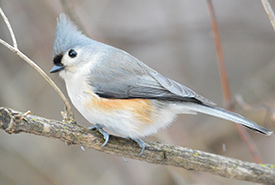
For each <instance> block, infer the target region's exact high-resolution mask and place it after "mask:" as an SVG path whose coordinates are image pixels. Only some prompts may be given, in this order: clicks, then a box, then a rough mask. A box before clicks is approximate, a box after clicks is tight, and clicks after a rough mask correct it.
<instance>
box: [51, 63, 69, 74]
mask: <svg viewBox="0 0 275 185" xmlns="http://www.w3.org/2000/svg"><path fill="white" fill-rule="evenodd" d="M63 69H65V66H63V65H54V66H53V68H52V69H51V70H50V73H56V72H59V71H62V70H63Z"/></svg>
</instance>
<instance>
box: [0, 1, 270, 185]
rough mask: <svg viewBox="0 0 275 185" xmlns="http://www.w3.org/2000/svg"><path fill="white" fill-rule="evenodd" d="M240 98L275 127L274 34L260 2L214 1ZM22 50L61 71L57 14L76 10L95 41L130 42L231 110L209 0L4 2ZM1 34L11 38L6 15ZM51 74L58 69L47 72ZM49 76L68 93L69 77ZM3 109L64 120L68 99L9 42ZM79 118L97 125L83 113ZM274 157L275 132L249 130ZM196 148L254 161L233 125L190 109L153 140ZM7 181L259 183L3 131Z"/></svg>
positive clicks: (1, 60) (125, 45) (2, 76)
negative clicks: (55, 50)
mask: <svg viewBox="0 0 275 185" xmlns="http://www.w3.org/2000/svg"><path fill="white" fill-rule="evenodd" d="M213 5H214V8H215V12H216V16H217V21H218V24H219V29H220V35H221V40H222V46H223V51H224V58H225V63H226V68H227V73H228V78H229V83H230V88H231V94H232V97H235V96H236V95H237V94H239V95H240V96H241V97H243V99H244V101H245V102H246V103H247V104H249V106H240V105H236V107H235V111H236V112H238V113H241V114H242V115H244V116H246V117H247V118H249V119H251V120H254V121H256V122H257V123H259V124H260V125H263V126H265V127H268V128H269V129H271V130H275V125H274V120H275V116H274V112H273V114H272V112H268V111H266V109H261V107H263V106H267V107H269V108H270V109H273V110H274V109H275V93H274V92H275V75H274V73H275V52H274V51H275V33H274V31H273V28H272V26H271V24H270V22H269V19H268V16H267V14H266V13H265V11H264V8H263V6H262V4H261V2H260V1H251V0H242V1H238V0H231V1H227V0H213ZM271 5H272V6H273V8H275V1H271ZM0 6H1V7H2V9H3V10H4V12H5V13H6V15H7V17H8V18H9V20H10V22H11V24H12V27H13V29H14V32H15V35H16V38H17V41H18V45H19V49H20V50H21V51H22V52H24V53H25V54H26V55H27V56H28V57H30V58H31V59H32V60H33V61H35V62H36V63H37V64H38V65H39V66H40V67H41V68H42V69H43V70H45V72H47V73H48V71H49V70H50V69H51V67H52V46H53V41H54V37H55V27H56V18H57V17H58V16H59V14H60V13H61V12H67V13H68V12H69V14H70V16H73V17H74V18H73V19H74V20H76V21H77V23H78V25H79V26H80V27H81V29H83V30H84V32H85V33H86V34H87V35H88V36H89V37H91V38H93V39H95V40H98V41H101V42H104V43H107V44H109V45H112V46H115V47H118V48H121V49H123V50H125V51H127V52H129V53H131V54H132V55H134V56H135V57H137V58H139V59H140V60H141V61H143V62H144V63H146V64H148V65H149V66H151V67H152V68H154V69H156V70H157V71H159V72H160V73H162V74H163V75H165V76H167V77H169V78H172V79H174V80H176V81H178V82H180V83H182V84H184V85H186V86H188V87H190V88H192V89H193V90H195V91H196V92H198V93H200V94H202V95H204V96H205V97H207V98H209V99H211V100H212V101H214V102H216V103H217V104H218V105H219V106H221V107H225V105H224V102H223V98H222V90H221V84H220V77H219V71H218V67H217V57H216V48H215V44H214V38H213V34H212V30H211V24H210V18H209V11H208V8H207V3H206V0H195V1H189V0H174V1H164V0H151V1H145V0H141V1H128V0H117V1H111V0H73V1H68V2H67V1H65V0H60V1H57V0H56V1H47V0H40V1H36V0H23V1H22V0H13V1H7V0H0ZM0 38H2V39H4V40H6V41H8V42H9V43H12V42H11V38H10V35H9V32H8V30H7V28H6V26H5V23H4V21H3V20H2V18H1V19H0ZM48 74H49V73H48ZM49 75H50V77H51V78H52V79H53V80H54V81H55V82H56V83H57V85H58V86H59V87H60V88H61V89H62V91H63V92H64V93H65V94H66V90H65V86H64V82H63V81H62V80H61V79H60V78H59V77H58V75H56V74H49ZM0 106H4V107H10V108H13V109H15V110H20V111H27V110H31V112H32V114H35V115H39V116H43V117H46V118H52V119H57V120H61V119H62V117H61V115H60V111H62V110H63V102H62V101H61V99H60V98H59V96H58V95H57V94H56V92H55V91H54V90H53V89H52V87H50V85H49V84H48V83H47V82H46V81H45V80H44V79H43V78H42V77H41V76H40V75H39V74H38V73H37V72H36V71H35V70H34V69H33V68H31V67H30V66H29V65H28V64H26V63H25V62H24V61H23V60H21V59H20V58H19V57H18V56H17V55H15V54H14V53H12V52H11V51H9V50H8V49H7V48H5V47H4V46H2V45H0ZM74 113H75V117H76V120H77V122H78V124H80V125H83V126H85V127H88V126H90V124H89V123H88V122H87V121H86V120H85V119H84V118H83V117H82V116H81V115H80V114H79V113H78V112H77V110H76V109H74ZM248 132H249V134H250V135H251V137H252V138H253V140H254V142H255V144H256V145H257V147H258V150H259V151H260V155H261V157H262V159H263V161H264V162H265V163H273V164H274V163H275V157H274V156H275V147H274V139H275V136H274V135H273V136H271V137H265V136H263V135H260V134H257V133H253V132H251V131H248ZM145 140H146V141H159V142H162V143H168V144H174V145H179V146H183V147H190V148H192V149H197V150H203V151H206V152H211V153H215V154H219V155H224V156H229V157H233V158H237V159H241V160H245V161H253V159H252V157H251V154H250V152H249V150H248V148H247V145H245V144H244V142H243V141H242V140H241V138H240V136H239V135H238V133H237V131H236V129H235V127H234V125H233V123H231V122H228V121H223V120H221V119H218V118H212V117H210V116H205V115H201V114H200V115H198V116H193V115H181V116H179V117H178V119H177V120H176V121H175V124H173V125H172V126H171V127H170V128H169V129H167V130H163V131H160V132H159V133H158V134H157V135H155V136H152V137H148V138H146V139H145ZM0 184H1V185H2V184H4V185H12V184H22V185H23V184H36V185H46V184H53V185H57V184H68V185H70V184H79V185H82V184H83V185H84V184H95V185H101V184H112V185H114V184H120V185H124V184H125V185H126V184H133V185H140V184H142V185H149V184H150V185H154V184H158V185H162V184H163V185H164V184H253V183H246V182H243V181H237V180H232V179H226V178H222V177H218V176H214V175H211V174H208V173H200V172H195V171H187V170H184V169H180V168H175V167H169V166H160V165H153V164H148V163H145V162H141V161H136V160H131V159H127V162H125V161H124V160H122V158H121V157H117V156H112V155H108V154H105V153H102V152H98V151H95V150H93V149H86V151H85V152H83V151H82V150H81V149H80V146H67V145H65V144H64V143H62V142H60V141H58V140H53V139H49V138H45V137H39V136H35V135H29V134H19V135H8V134H6V133H5V132H3V131H0Z"/></svg>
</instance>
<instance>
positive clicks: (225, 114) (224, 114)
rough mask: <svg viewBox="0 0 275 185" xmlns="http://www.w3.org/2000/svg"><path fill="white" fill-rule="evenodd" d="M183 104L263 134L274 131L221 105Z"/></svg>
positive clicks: (187, 107)
mask: <svg viewBox="0 0 275 185" xmlns="http://www.w3.org/2000/svg"><path fill="white" fill-rule="evenodd" d="M181 105H182V106H183V108H185V109H187V110H191V111H195V112H200V113H204V114H208V115H211V116H215V117H219V118H222V119H226V120H229V121H233V122H235V123H238V124H240V125H242V126H244V127H247V128H249V129H251V130H253V131H255V132H259V133H261V134H265V135H268V136H270V135H271V134H272V133H273V132H272V131H270V130H268V129H266V128H264V127H262V126H260V125H257V124H256V123H255V122H253V121H250V120H248V119H246V118H245V117H243V116H241V115H239V114H236V113H234V112H230V111H227V110H224V109H222V108H219V107H212V106H208V105H205V104H196V103H184V104H181Z"/></svg>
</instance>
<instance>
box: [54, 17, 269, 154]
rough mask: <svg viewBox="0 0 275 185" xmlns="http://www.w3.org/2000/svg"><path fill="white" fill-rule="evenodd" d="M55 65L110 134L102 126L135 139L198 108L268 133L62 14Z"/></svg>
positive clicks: (78, 103) (86, 111)
mask: <svg viewBox="0 0 275 185" xmlns="http://www.w3.org/2000/svg"><path fill="white" fill-rule="evenodd" d="M53 55H54V59H53V63H54V67H53V68H52V69H51V70H50V72H51V73H55V72H59V74H60V76H61V77H62V78H63V79H64V80H65V83H66V88H67V91H68V95H69V97H70V99H71V101H72V103H73V104H74V106H75V107H76V108H77V109H78V111H79V112H80V113H81V114H82V115H83V116H84V117H85V118H86V119H87V120H88V121H89V122H90V123H93V124H95V125H94V126H93V127H90V128H93V129H97V130H98V131H99V132H101V133H102V134H103V136H104V138H105V142H104V144H103V145H102V146H104V145H105V144H106V143H107V142H108V139H109V134H108V133H107V132H106V131H104V130H103V128H106V129H108V130H110V131H113V132H114V133H116V134H119V135H121V136H123V137H128V138H131V139H133V140H135V141H136V142H137V143H138V144H139V146H140V147H141V148H142V151H141V154H142V153H143V151H144V148H145V145H144V143H143V141H142V140H141V139H140V138H142V137H145V136H148V135H151V134H155V133H156V132H157V131H158V130H159V129H161V128H165V127H167V126H169V125H170V124H171V122H172V121H173V120H174V118H175V117H176V115H177V114H185V113H186V114H196V113H197V112H200V113H204V114H208V115H212V116H216V117H219V118H223V119H226V120H230V121H233V122H236V123H238V124H240V125H243V126H245V127H247V128H249V129H251V130H253V131H256V132H259V133H262V134H265V135H271V134H272V132H271V131H269V130H268V129H266V128H264V127H261V126H259V125H257V124H256V123H254V122H252V121H250V120H248V119H246V118H244V117H243V116H241V115H239V114H236V113H233V112H229V111H227V110H224V109H221V108H218V107H215V106H214V105H215V104H214V103H213V102H212V101H210V100H208V99H206V98H204V97H203V96H201V95H199V94H197V93H195V92H194V91H192V90H191V89H189V88H187V87H185V86H183V85H181V84H179V83H177V82H175V81H173V80H171V79H169V78H166V77H164V76H162V75H161V74H160V73H158V72H157V71H155V70H153V69H151V68H150V67H148V66H147V65H145V64H144V63H142V62H141V61H139V60H138V59H136V58H135V57H133V56H131V55H130V54H128V53H126V52H125V51H123V50H120V49H117V48H114V47H112V46H109V45H106V44H103V43H100V42H97V41H95V40H92V39H90V38H88V37H86V36H85V35H84V34H82V33H81V31H79V30H78V28H77V27H76V26H75V25H74V24H73V23H72V22H71V21H70V19H69V18H68V17H67V16H66V15H64V14H61V15H60V17H59V20H58V21H57V30H56V36H55V41H54V46H53Z"/></svg>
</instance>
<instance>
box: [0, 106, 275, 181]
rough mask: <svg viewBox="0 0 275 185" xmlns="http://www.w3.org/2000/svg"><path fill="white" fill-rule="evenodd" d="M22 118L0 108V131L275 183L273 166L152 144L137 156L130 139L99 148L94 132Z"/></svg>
mask: <svg viewBox="0 0 275 185" xmlns="http://www.w3.org/2000/svg"><path fill="white" fill-rule="evenodd" d="M23 115H24V114H23V113H22V112H19V111H15V110H12V109H9V108H4V107H0V129H2V130H4V131H5V132H7V133H9V134H18V133H21V132H23V133H29V134H35V135H39V136H44V137H49V138H55V139H58V140H61V141H63V142H65V143H66V144H74V145H79V146H83V147H85V148H93V149H95V150H98V151H102V152H105V153H109V154H112V155H118V156H124V157H127V158H131V159H137V160H140V161H145V162H148V163H153V164H160V165H169V166H176V167H180V168H184V169H187V170H195V171H202V172H207V173H211V174H213V175H219V176H222V177H226V178H232V179H238V180H245V181H250V182H257V183H263V184H275V165H270V164H260V165H259V164H255V163H251V162H245V161H241V160H237V159H232V158H229V157H224V156H219V155H215V154H210V153H207V152H203V151H199V150H192V149H189V148H183V147H179V146H174V145H168V144H160V143H153V142H150V143H145V145H146V149H145V151H144V153H143V154H142V155H141V156H139V155H138V154H139V153H140V150H141V149H140V147H139V146H138V145H137V143H136V142H133V141H132V140H129V139H124V138H120V137H115V136H110V140H109V141H108V143H107V144H106V145H105V146H104V147H101V145H102V143H103V142H104V139H103V137H102V135H101V134H99V133H98V132H97V131H90V130H88V129H86V128H84V127H81V126H79V125H77V124H72V123H66V124H65V123H63V122H60V121H56V120H50V119H46V118H43V117H39V116H35V115H31V114H28V115H25V116H24V118H22V116H23Z"/></svg>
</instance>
